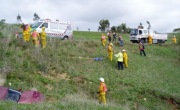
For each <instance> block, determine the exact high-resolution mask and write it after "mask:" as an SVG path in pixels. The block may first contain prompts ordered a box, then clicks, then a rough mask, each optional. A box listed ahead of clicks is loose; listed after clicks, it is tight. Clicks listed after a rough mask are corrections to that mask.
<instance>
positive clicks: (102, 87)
mask: <svg viewBox="0 0 180 110" xmlns="http://www.w3.org/2000/svg"><path fill="white" fill-rule="evenodd" d="M99 80H100V86H99V91H98V93H99V103H100V104H101V103H103V104H104V105H106V92H107V87H106V84H105V81H104V78H102V77H100V79H99Z"/></svg>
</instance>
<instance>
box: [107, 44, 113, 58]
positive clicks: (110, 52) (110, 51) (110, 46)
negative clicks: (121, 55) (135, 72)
mask: <svg viewBox="0 0 180 110" xmlns="http://www.w3.org/2000/svg"><path fill="white" fill-rule="evenodd" d="M108 54H109V59H110V61H112V58H113V44H112V43H110V44H109V46H108Z"/></svg>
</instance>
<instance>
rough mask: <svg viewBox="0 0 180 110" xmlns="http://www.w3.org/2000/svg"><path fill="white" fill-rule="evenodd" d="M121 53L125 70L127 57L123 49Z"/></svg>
mask: <svg viewBox="0 0 180 110" xmlns="http://www.w3.org/2000/svg"><path fill="white" fill-rule="evenodd" d="M122 52H123V63H124V65H125V67H126V68H127V67H128V55H127V53H126V50H125V49H123V50H122Z"/></svg>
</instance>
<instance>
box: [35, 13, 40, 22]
mask: <svg viewBox="0 0 180 110" xmlns="http://www.w3.org/2000/svg"><path fill="white" fill-rule="evenodd" d="M39 19H40V17H39V15H38V14H37V13H34V18H33V20H34V21H38V20H39Z"/></svg>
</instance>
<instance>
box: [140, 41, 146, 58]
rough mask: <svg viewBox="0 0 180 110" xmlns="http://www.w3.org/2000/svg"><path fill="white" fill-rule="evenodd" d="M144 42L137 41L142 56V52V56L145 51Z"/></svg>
mask: <svg viewBox="0 0 180 110" xmlns="http://www.w3.org/2000/svg"><path fill="white" fill-rule="evenodd" d="M144 49H145V48H144V44H143V43H142V42H140V43H139V50H140V55H141V56H142V53H143V54H144V56H146V53H145V51H144Z"/></svg>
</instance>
